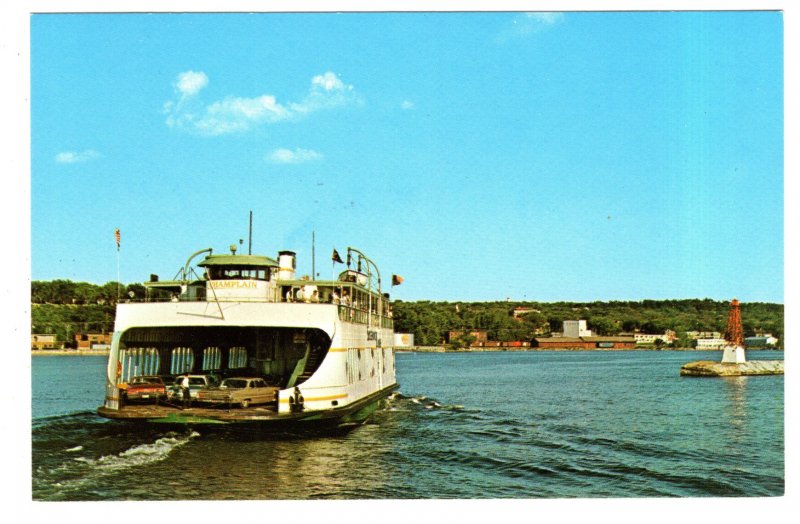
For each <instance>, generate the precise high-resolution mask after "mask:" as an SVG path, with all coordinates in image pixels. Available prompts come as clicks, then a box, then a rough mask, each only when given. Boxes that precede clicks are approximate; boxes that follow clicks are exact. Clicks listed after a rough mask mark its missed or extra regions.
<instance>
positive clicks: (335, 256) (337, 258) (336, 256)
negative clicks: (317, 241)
mask: <svg viewBox="0 0 800 524" xmlns="http://www.w3.org/2000/svg"><path fill="white" fill-rule="evenodd" d="M331 260H333V261H334V263H336V262H338V263H340V264H344V262H342V257H340V256H339V252H338V251H336V249H334V250H333V255H331Z"/></svg>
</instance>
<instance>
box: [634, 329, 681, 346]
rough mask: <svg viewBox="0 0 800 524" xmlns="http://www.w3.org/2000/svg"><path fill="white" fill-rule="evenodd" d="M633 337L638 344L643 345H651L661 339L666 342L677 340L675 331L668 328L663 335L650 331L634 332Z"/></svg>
mask: <svg viewBox="0 0 800 524" xmlns="http://www.w3.org/2000/svg"><path fill="white" fill-rule="evenodd" d="M633 338H635V339H636V343H637V344H641V345H651V344H655V343H656V340H661V341H662V342H664V343H665V344H671V343H672V341H673V340H675V338H676V336H675V332H674V331H672V330H669V329H668V330H667V331H666V332H664V334H663V335H653V334H649V333H634V334H633Z"/></svg>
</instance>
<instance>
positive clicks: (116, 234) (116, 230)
mask: <svg viewBox="0 0 800 524" xmlns="http://www.w3.org/2000/svg"><path fill="white" fill-rule="evenodd" d="M114 238H116V239H117V251H119V228H117V229H115V230H114Z"/></svg>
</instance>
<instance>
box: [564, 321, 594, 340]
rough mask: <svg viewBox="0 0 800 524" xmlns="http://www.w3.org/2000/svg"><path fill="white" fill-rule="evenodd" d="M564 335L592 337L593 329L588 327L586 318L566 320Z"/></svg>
mask: <svg viewBox="0 0 800 524" xmlns="http://www.w3.org/2000/svg"><path fill="white" fill-rule="evenodd" d="M563 336H564V337H571V338H577V337H591V336H592V331H591V330H590V329H586V321H585V320H565V321H564V334H563Z"/></svg>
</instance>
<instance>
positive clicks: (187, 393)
mask: <svg viewBox="0 0 800 524" xmlns="http://www.w3.org/2000/svg"><path fill="white" fill-rule="evenodd" d="M181 391H182V392H183V407H185V408H188V407H191V406H192V394H191V390H190V389H189V373H184V374H183V378H181Z"/></svg>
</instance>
